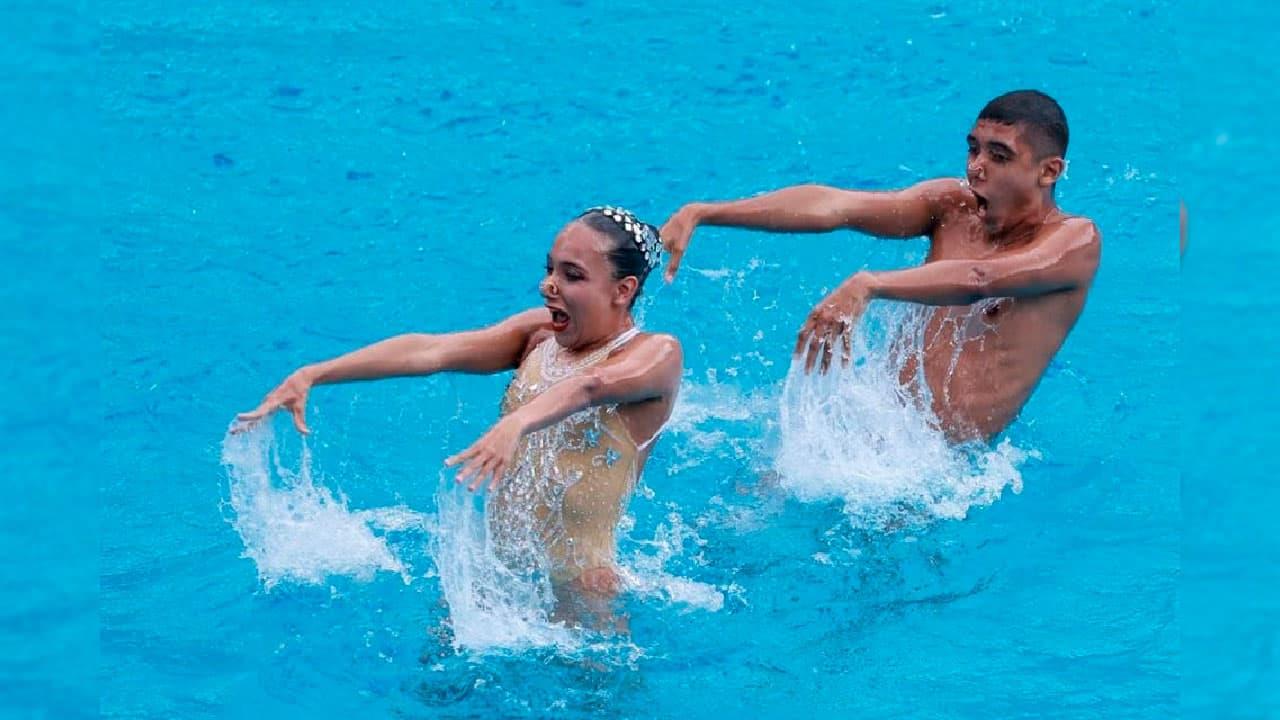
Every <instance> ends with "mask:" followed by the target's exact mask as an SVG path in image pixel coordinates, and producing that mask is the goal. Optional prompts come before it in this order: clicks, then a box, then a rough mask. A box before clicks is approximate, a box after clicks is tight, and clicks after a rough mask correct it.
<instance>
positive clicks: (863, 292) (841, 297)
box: [795, 273, 871, 374]
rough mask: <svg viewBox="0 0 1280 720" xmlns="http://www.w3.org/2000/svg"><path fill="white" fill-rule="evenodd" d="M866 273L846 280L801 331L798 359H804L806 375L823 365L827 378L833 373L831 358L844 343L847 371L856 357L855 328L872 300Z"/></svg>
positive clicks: (843, 360) (814, 313)
mask: <svg viewBox="0 0 1280 720" xmlns="http://www.w3.org/2000/svg"><path fill="white" fill-rule="evenodd" d="M867 280H868V276H867V274H866V273H858V274H857V275H854V276H853V277H851V278H849V279H848V280H846V281H845V282H844V283H843V284H841V285H840V287H838V288H836V289H835V290H834V291H833V292H832V293H831V294H830V295H828V296H826V297H825V298H823V300H822V302H820V303H818V304H817V305H816V306H814V308H813V311H812V312H810V313H809V319H808V320H806V321H805V323H804V325H802V326H801V327H800V334H799V336H798V337H797V338H796V352H795V354H796V355H801V354H803V355H804V358H805V362H804V371H805V372H806V373H807V372H812V371H813V368H814V366H815V365H817V364H819V363H821V366H822V372H823V373H824V374H825V373H826V372H827V371H828V370H829V369H831V357H832V355H834V354H835V347H836V343H837V342H839V343H840V347H841V353H840V356H841V361H842V363H843V364H844V365H845V366H846V367H847V366H848V364H849V356H850V355H851V354H852V352H853V350H852V335H853V328H854V326H855V325H856V324H857V323H858V319H859V318H861V317H862V313H863V311H864V310H866V308H867V302H868V301H870V300H871V287H870V283H869V282H868V281H867Z"/></svg>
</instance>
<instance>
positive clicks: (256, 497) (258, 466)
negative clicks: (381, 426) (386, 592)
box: [222, 423, 424, 590]
mask: <svg viewBox="0 0 1280 720" xmlns="http://www.w3.org/2000/svg"><path fill="white" fill-rule="evenodd" d="M279 455H280V454H279V451H278V448H277V446H276V439H275V434H274V432H273V430H272V428H271V424H270V423H262V424H261V425H260V426H258V427H256V428H253V429H250V430H248V431H246V432H241V433H235V434H232V433H230V432H228V433H227V435H226V437H224V438H223V441H222V464H223V466H224V467H225V469H226V472H227V479H228V481H229V489H230V494H229V498H228V500H227V503H226V504H227V507H229V509H230V511H231V513H230V517H229V518H228V521H229V522H230V523H231V525H232V527H234V528H235V530H236V532H237V533H238V534H239V535H240V539H241V540H242V541H243V542H244V553H243V557H247V558H249V559H251V560H253V563H254V566H255V567H256V568H257V571H258V578H259V580H260V581H261V582H262V584H263V586H264V587H265V588H266V589H267V590H271V589H272V588H274V587H275V586H276V585H278V584H280V583H297V584H304V585H317V584H321V583H323V582H325V580H326V579H328V578H330V577H333V576H348V577H354V578H356V579H358V580H361V581H369V580H371V579H372V578H373V577H374V575H376V574H377V573H379V572H391V573H396V574H398V575H400V577H401V578H402V579H403V580H404V582H405V583H408V582H409V581H410V574H409V571H408V570H407V569H406V567H405V564H404V563H403V562H402V561H401V559H400V558H399V557H397V555H396V553H395V552H394V551H393V550H392V548H391V547H390V546H389V545H388V542H387V537H386V534H387V533H390V532H398V531H413V530H420V529H422V528H423V527H424V518H423V516H422V515H421V514H419V513H417V512H414V511H413V510H410V509H409V508H406V507H388V508H377V509H373V510H364V511H360V510H354V511H353V510H351V509H350V508H349V507H348V504H347V499H346V498H345V497H343V496H341V495H337V496H335V495H334V493H333V492H332V491H330V490H329V489H328V488H327V487H325V486H324V485H323V483H317V482H316V481H315V479H314V478H313V474H312V469H311V456H310V452H309V451H308V450H307V448H306V446H305V445H304V446H303V449H302V452H301V455H300V457H299V459H298V467H297V468H296V469H290V468H288V467H286V466H284V465H283V464H282V463H281V461H280V456H279Z"/></svg>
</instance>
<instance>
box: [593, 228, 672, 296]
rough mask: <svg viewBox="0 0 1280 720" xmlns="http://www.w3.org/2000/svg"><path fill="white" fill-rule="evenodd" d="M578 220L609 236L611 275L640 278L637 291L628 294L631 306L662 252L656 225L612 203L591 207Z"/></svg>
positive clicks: (616, 278)
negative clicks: (630, 294) (633, 293)
mask: <svg viewBox="0 0 1280 720" xmlns="http://www.w3.org/2000/svg"><path fill="white" fill-rule="evenodd" d="M578 220H580V221H582V223H583V224H584V225H586V226H587V227H589V228H591V229H592V230H595V231H596V232H598V233H600V234H601V235H604V236H605V237H606V238H608V240H609V249H608V252H606V253H605V254H606V256H607V257H608V259H609V264H610V265H612V266H613V279H614V280H621V279H622V278H625V277H629V276H634V277H635V278H636V280H638V281H639V282H638V283H637V284H636V294H635V295H633V296H632V297H631V305H632V306H634V305H635V303H636V298H638V297H640V293H641V291H642V290H643V289H644V281H645V278H647V277H649V272H650V271H652V270H653V268H655V267H657V265H658V256H659V254H660V253H661V244H660V242H659V241H658V228H656V227H654V226H653V225H650V224H649V223H646V222H641V221H640V220H639V219H638V218H636V216H635V215H632V214H631V213H630V212H628V211H626V210H624V209H622V208H620V207H613V206H604V207H594V208H591V209H589V210H586V211H584V212H583V213H582V214H581V215H579V216H578Z"/></svg>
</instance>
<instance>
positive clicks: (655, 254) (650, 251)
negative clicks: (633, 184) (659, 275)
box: [582, 205, 662, 271]
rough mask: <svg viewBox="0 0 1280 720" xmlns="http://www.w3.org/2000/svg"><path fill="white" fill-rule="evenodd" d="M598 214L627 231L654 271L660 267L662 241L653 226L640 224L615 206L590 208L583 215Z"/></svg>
mask: <svg viewBox="0 0 1280 720" xmlns="http://www.w3.org/2000/svg"><path fill="white" fill-rule="evenodd" d="M593 212H598V213H600V214H601V215H604V216H605V217H607V218H609V219H610V220H612V221H613V222H614V224H616V225H617V226H618V227H620V228H622V229H623V230H625V231H626V233H627V234H628V235H630V236H631V241H632V242H634V243H635V244H636V247H637V248H640V252H642V253H644V261H645V264H647V265H648V266H649V270H650V271H652V270H653V269H654V268H656V267H658V263H659V261H661V259H662V241H661V240H660V239H659V238H658V232H657V230H655V229H654V227H653V226H652V225H649V224H648V223H643V222H640V220H639V218H637V217H636V216H635V215H633V214H632V213H631V211H630V210H627V209H626V208H620V207H616V206H614V205H599V206H596V207H593V208H588V209H587V210H586V211H584V212H583V213H582V214H583V215H590V214H591V213H593Z"/></svg>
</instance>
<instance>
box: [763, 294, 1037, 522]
mask: <svg viewBox="0 0 1280 720" xmlns="http://www.w3.org/2000/svg"><path fill="white" fill-rule="evenodd" d="M921 318H922V314H919V313H916V314H913V313H912V312H911V311H902V310H897V311H894V310H889V309H886V308H879V309H878V311H877V312H876V313H874V314H873V317H871V318H869V319H868V320H867V321H866V322H865V323H864V325H863V327H864V328H871V329H872V330H870V331H867V330H864V331H863V332H861V333H858V334H857V335H856V338H855V343H854V345H855V347H854V353H853V357H854V360H855V362H854V363H853V365H852V366H851V367H850V368H847V369H839V370H837V369H833V370H832V372H831V373H829V374H827V375H822V374H820V373H813V374H806V373H804V372H803V370H802V366H801V364H800V363H798V362H793V364H792V367H791V371H790V373H789V375H788V376H787V380H786V383H785V385H784V388H783V397H782V402H781V407H780V439H779V449H778V455H777V458H776V463H775V469H776V470H777V471H778V473H779V475H780V476H781V480H780V481H781V484H782V486H783V487H784V488H785V489H787V490H788V491H789V492H790V493H792V494H793V495H794V496H795V497H797V498H798V499H800V500H805V501H829V500H832V499H837V500H840V501H843V503H844V506H845V512H846V514H847V515H848V516H849V517H850V518H851V520H852V521H853V522H854V523H855V524H856V525H862V526H867V527H876V528H881V529H885V528H891V527H895V526H898V525H900V524H902V523H904V522H905V523H908V524H911V523H915V522H919V521H927V520H930V519H934V518H949V519H959V518H963V517H965V516H966V514H967V513H968V511H969V509H970V508H972V507H974V506H980V505H986V504H989V503H991V502H994V501H995V500H996V499H998V498H999V497H1000V495H1001V493H1002V492H1003V491H1004V489H1005V488H1006V487H1009V488H1012V490H1013V491H1014V492H1019V491H1020V490H1021V487H1022V477H1021V475H1020V474H1019V471H1018V467H1019V466H1020V465H1021V463H1022V462H1023V460H1024V459H1025V458H1026V456H1027V454H1026V453H1024V452H1023V451H1021V450H1019V449H1018V448H1016V447H1014V446H1013V445H1012V443H1010V442H1009V441H1007V440H1006V441H1004V442H1002V443H1001V444H1000V445H999V446H998V447H996V448H994V449H992V448H988V447H985V446H974V447H956V446H953V445H951V444H950V443H948V442H947V439H946V438H945V437H944V436H943V434H942V432H941V431H940V430H939V429H938V428H937V425H936V423H935V422H934V419H933V418H932V415H931V413H930V412H929V411H928V410H927V409H924V407H926V406H927V403H921V402H917V401H913V400H912V399H910V398H909V397H908V396H907V394H906V393H905V391H904V390H903V389H902V387H901V385H900V384H899V380H898V374H899V370H900V367H901V362H902V361H903V360H902V359H903V358H905V357H908V356H909V355H910V352H911V351H910V349H909V348H908V351H907V352H903V348H902V346H899V347H898V348H897V351H891V350H890V348H889V344H890V343H889V342H888V341H887V340H885V339H884V338H885V337H887V336H888V335H887V334H886V335H882V336H880V337H879V338H877V334H876V333H875V332H874V329H875V328H905V330H899V331H897V333H899V334H894V335H893V337H895V338H896V339H897V340H898V341H899V342H901V341H902V340H903V339H904V338H905V339H907V340H908V341H910V338H911V336H912V334H913V332H914V330H916V329H918V328H915V327H914V325H915V324H918V323H919V322H920V321H921ZM901 333H905V334H901Z"/></svg>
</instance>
